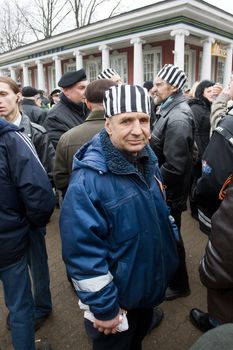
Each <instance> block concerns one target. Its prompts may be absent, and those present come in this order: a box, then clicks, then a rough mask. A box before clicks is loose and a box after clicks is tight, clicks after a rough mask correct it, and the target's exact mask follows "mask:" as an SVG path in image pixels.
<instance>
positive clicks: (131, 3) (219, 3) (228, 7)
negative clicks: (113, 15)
mask: <svg viewBox="0 0 233 350" xmlns="http://www.w3.org/2000/svg"><path fill="white" fill-rule="evenodd" d="M159 1H160V0H159ZM159 1H156V0H127V7H128V9H129V10H133V9H135V8H138V7H142V6H146V5H151V4H155V3H156V2H159ZM165 2H166V0H165ZM205 2H208V3H209V4H211V5H214V6H216V7H219V8H220V9H223V10H224V11H226V12H229V13H231V14H233V4H232V1H231V0H206V1H205Z"/></svg>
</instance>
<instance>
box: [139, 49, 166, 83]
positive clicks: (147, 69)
mask: <svg viewBox="0 0 233 350" xmlns="http://www.w3.org/2000/svg"><path fill="white" fill-rule="evenodd" d="M143 65H144V81H147V80H152V81H154V78H155V76H156V74H157V73H158V71H159V70H160V69H161V68H162V49H161V48H156V49H149V50H146V51H144V52H143Z"/></svg>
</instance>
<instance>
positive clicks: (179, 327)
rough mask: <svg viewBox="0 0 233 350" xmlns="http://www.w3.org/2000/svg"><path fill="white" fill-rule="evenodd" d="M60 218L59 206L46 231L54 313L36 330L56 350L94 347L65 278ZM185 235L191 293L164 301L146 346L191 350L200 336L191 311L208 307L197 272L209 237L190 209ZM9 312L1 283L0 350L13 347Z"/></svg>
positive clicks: (152, 349) (145, 348) (186, 214)
mask: <svg viewBox="0 0 233 350" xmlns="http://www.w3.org/2000/svg"><path fill="white" fill-rule="evenodd" d="M58 218H59V210H58V209H56V210H55V211H54V214H53V216H52V218H51V220H50V223H49V225H48V228H47V235H46V243H47V250H48V259H49V268H50V277H51V292H52V299H53V313H52V315H51V316H50V317H49V318H48V320H47V321H46V323H45V324H44V326H43V327H42V328H41V329H40V330H38V331H37V332H36V339H44V340H48V341H49V342H50V344H51V345H52V349H53V350H66V349H69V350H91V345H90V342H89V340H88V338H87V336H86V334H85V330H84V327H83V315H82V311H80V310H79V307H78V299H77V297H76V295H75V292H74V290H73V288H72V286H71V285H70V283H69V282H68V281H67V278H66V272H65V267H64V264H63V261H62V258H61V242H60V235H59V228H58ZM182 236H183V239H184V244H185V249H186V259H187V267H188V272H189V279H190V286H191V295H190V296H188V297H185V298H179V299H176V300H173V301H166V302H164V303H163V304H162V305H161V306H162V308H163V310H164V314H165V317H164V320H163V321H162V323H161V325H160V326H159V327H158V328H156V329H154V330H153V331H152V332H151V333H150V334H149V335H148V336H147V337H146V338H145V340H144V343H143V350H156V349H159V350H188V349H189V348H190V346H191V345H192V344H193V343H194V342H195V341H196V340H197V339H198V338H199V337H200V336H201V332H200V331H198V330H196V329H195V328H194V327H193V326H192V324H191V323H190V321H189V311H190V310H191V309H192V308H193V307H198V308H200V309H203V310H206V309H207V306H206V289H205V288H204V287H203V286H202V285H201V283H200V280H199V275H198V265H199V261H200V258H201V257H202V256H203V253H204V250H205V245H206V242H207V237H206V236H205V235H204V234H202V233H201V232H200V231H199V228H198V222H197V221H196V220H194V219H193V218H192V217H191V215H190V212H189V211H187V212H184V213H183V216H182ZM6 316H7V309H6V307H5V305H4V298H3V290H2V284H0V350H11V349H12V346H11V339H10V332H9V331H7V329H6ZM22 350H24V349H22ZM119 350H120V349H119Z"/></svg>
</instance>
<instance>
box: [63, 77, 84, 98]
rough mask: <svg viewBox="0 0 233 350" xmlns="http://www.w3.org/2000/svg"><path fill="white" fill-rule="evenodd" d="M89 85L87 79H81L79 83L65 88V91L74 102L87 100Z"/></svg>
mask: <svg viewBox="0 0 233 350" xmlns="http://www.w3.org/2000/svg"><path fill="white" fill-rule="evenodd" d="M87 85H88V81H87V80H83V81H79V82H78V83H76V84H74V85H72V86H69V87H66V88H63V92H64V94H65V96H66V97H68V98H69V99H70V100H71V101H72V102H74V103H80V102H85V92H86V88H87Z"/></svg>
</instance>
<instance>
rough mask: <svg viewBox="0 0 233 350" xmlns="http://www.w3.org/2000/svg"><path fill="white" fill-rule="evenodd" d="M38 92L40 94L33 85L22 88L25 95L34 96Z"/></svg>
mask: <svg viewBox="0 0 233 350" xmlns="http://www.w3.org/2000/svg"><path fill="white" fill-rule="evenodd" d="M37 94H38V90H37V89H35V88H34V87H32V86H24V88H22V96H23V97H34V96H36V95H37Z"/></svg>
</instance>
